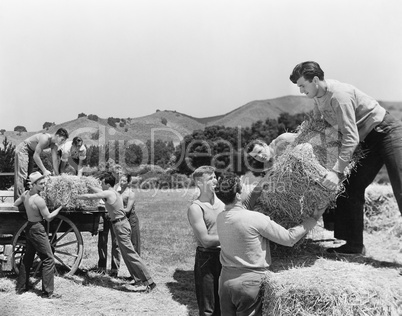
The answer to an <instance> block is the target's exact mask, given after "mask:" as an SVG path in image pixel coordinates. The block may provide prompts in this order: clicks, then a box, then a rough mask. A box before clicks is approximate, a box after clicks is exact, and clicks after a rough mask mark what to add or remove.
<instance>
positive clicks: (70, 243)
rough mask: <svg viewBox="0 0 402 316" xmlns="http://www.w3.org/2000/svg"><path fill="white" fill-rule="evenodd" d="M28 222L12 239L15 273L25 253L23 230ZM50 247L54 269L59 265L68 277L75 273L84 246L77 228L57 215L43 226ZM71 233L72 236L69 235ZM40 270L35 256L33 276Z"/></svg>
mask: <svg viewBox="0 0 402 316" xmlns="http://www.w3.org/2000/svg"><path fill="white" fill-rule="evenodd" d="M27 224H28V222H27V223H25V224H24V225H22V226H21V228H20V229H19V230H18V232H17V233H16V234H15V235H14V237H13V255H12V265H13V268H14V271H15V273H17V274H18V273H19V265H20V261H21V259H22V257H23V254H24V253H25V245H26V237H25V228H26V226H27ZM45 227H46V231H47V234H48V236H49V241H50V245H51V247H52V251H53V254H54V258H55V263H56V268H57V267H58V266H60V265H61V268H62V269H65V270H67V271H68V272H67V273H68V274H69V275H73V274H74V273H75V271H77V269H78V266H79V264H80V262H81V259H82V256H83V253H84V245H83V240H82V236H81V233H80V231H79V230H78V228H77V226H75V225H74V223H73V222H72V221H71V220H70V219H68V218H67V217H65V216H63V215H57V216H56V217H55V218H54V219H53V220H52V221H51V222H46V224H45ZM69 233H73V234H69ZM40 268H41V262H40V260H39V257H38V255H37V254H36V256H35V259H34V265H33V269H32V270H33V271H34V272H33V276H34V277H36V275H37V274H38V272H39V271H40Z"/></svg>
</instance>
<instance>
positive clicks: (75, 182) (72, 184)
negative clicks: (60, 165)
mask: <svg viewBox="0 0 402 316" xmlns="http://www.w3.org/2000/svg"><path fill="white" fill-rule="evenodd" d="M89 186H93V187H97V188H100V189H101V185H100V181H99V180H98V179H95V178H94V177H86V176H82V177H78V176H75V175H68V174H62V175H60V176H53V177H52V176H51V177H49V178H48V180H47V181H46V185H45V189H44V190H43V191H42V192H41V196H42V197H43V198H44V199H45V201H46V205H47V206H48V207H49V208H50V209H53V208H55V207H58V206H59V205H63V206H64V208H66V209H88V208H95V207H97V206H98V204H99V200H77V195H79V194H86V193H93V192H90V191H89Z"/></svg>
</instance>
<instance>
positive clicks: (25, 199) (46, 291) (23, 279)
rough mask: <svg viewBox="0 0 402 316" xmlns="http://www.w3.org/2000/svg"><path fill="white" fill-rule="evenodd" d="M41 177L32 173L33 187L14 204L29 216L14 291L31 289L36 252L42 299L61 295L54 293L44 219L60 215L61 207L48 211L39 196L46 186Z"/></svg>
mask: <svg viewBox="0 0 402 316" xmlns="http://www.w3.org/2000/svg"><path fill="white" fill-rule="evenodd" d="M44 178H45V176H44V175H42V174H41V173H40V172H38V171H36V172H34V173H31V174H30V175H29V180H30V181H31V185H32V188H31V189H30V190H29V191H25V192H24V193H23V194H22V195H21V196H20V197H19V198H18V199H17V200H16V201H15V202H14V206H18V205H20V204H21V203H24V206H25V209H26V213H27V217H28V225H27V227H26V229H25V235H26V250H25V254H24V257H23V259H22V261H21V265H20V273H19V276H18V281H17V288H16V291H17V293H18V294H22V293H23V292H26V291H28V290H29V289H30V284H29V272H30V270H31V266H32V263H33V260H34V258H35V253H38V255H39V258H40V259H41V261H42V297H43V298H60V297H61V295H59V294H55V293H53V291H54V270H55V263H54V256H53V252H52V248H51V246H50V242H49V237H48V236H47V233H46V228H45V225H44V219H45V220H46V221H48V222H50V221H51V220H52V219H53V218H55V217H56V216H57V214H59V212H60V210H61V208H62V207H61V206H59V207H58V208H57V209H55V210H54V211H53V212H52V213H50V212H49V210H48V208H47V206H46V203H45V200H44V199H43V198H42V197H41V196H40V195H39V193H40V192H41V191H43V189H44V187H45V179H44Z"/></svg>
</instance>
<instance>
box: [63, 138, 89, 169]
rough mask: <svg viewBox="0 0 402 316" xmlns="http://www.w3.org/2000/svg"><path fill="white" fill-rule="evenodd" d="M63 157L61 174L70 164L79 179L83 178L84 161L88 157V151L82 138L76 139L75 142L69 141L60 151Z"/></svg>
mask: <svg viewBox="0 0 402 316" xmlns="http://www.w3.org/2000/svg"><path fill="white" fill-rule="evenodd" d="M59 155H60V156H61V159H60V165H59V172H60V174H61V173H64V172H65V171H66V166H67V165H68V164H70V165H71V166H72V167H73V168H74V169H75V172H76V175H78V176H79V177H80V176H82V171H83V165H84V163H83V162H84V160H85V159H86V157H87V149H86V147H85V145H84V142H83V140H82V138H81V137H78V136H76V137H74V138H73V140H72V141H71V140H70V141H67V142H65V143H64V144H63V146H61V147H60V149H59Z"/></svg>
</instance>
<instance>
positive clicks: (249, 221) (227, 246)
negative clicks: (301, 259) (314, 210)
mask: <svg viewBox="0 0 402 316" xmlns="http://www.w3.org/2000/svg"><path fill="white" fill-rule="evenodd" d="M316 223H317V222H316V221H315V220H314V219H313V218H308V219H306V220H305V221H304V222H303V223H302V224H301V225H299V226H296V227H293V228H290V229H285V228H284V227H282V226H281V225H279V224H277V223H275V222H274V221H272V220H271V219H270V218H269V217H268V216H266V215H264V214H261V213H259V212H254V211H249V210H246V209H244V208H242V207H239V206H235V207H234V208H232V209H230V210H229V211H224V212H222V213H220V214H219V215H218V217H217V229H218V236H219V240H220V243H221V257H220V260H221V263H222V267H226V268H235V269H243V270H246V271H250V270H252V271H256V272H259V271H260V272H261V273H264V271H265V270H266V269H267V268H268V266H269V265H270V264H271V252H270V248H269V240H271V241H273V242H275V243H277V244H281V245H284V246H293V245H294V244H295V243H296V242H297V241H299V240H300V239H301V238H302V237H303V236H304V235H305V234H306V233H307V232H308V231H309V230H311V229H312V228H313V227H314V226H315V225H316Z"/></svg>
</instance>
